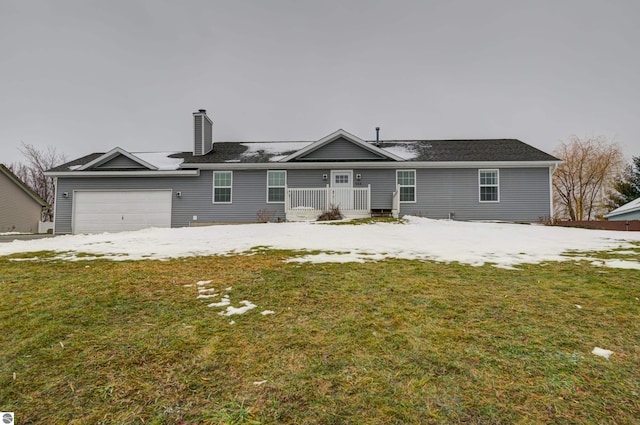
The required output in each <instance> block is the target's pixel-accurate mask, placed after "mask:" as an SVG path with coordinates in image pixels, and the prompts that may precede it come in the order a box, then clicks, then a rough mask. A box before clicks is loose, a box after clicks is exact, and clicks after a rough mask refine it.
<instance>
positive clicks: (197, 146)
mask: <svg viewBox="0 0 640 425" xmlns="http://www.w3.org/2000/svg"><path fill="white" fill-rule="evenodd" d="M203 121H204V117H202V116H201V115H196V116H194V117H193V154H194V155H202V154H203V153H204V152H202V125H203Z"/></svg>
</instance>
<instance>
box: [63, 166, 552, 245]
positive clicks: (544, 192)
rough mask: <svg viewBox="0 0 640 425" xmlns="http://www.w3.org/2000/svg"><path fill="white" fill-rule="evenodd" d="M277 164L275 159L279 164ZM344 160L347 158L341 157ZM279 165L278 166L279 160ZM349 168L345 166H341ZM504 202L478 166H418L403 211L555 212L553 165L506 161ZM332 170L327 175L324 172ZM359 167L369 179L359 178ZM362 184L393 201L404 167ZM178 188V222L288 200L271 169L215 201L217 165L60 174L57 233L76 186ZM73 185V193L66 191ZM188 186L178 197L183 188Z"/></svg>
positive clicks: (307, 180)
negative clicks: (481, 179)
mask: <svg viewBox="0 0 640 425" xmlns="http://www.w3.org/2000/svg"><path fill="white" fill-rule="evenodd" d="M274 165H275V164H274ZM337 165H339V164H337ZM273 169H274V170H277V169H278V168H277V167H276V166H274V168H273ZM333 169H334V170H341V169H344V168H341V167H339V166H336V167H334V168H333ZM499 170H500V171H499V174H500V202H496V203H481V202H479V186H478V184H479V183H478V169H477V168H468V169H463V168H460V169H417V170H416V191H417V193H416V202H415V203H402V204H401V206H400V215H409V214H413V215H420V216H423V217H429V218H436V219H438V218H448V217H449V213H450V212H455V218H456V219H458V220H505V221H537V220H538V219H540V218H542V217H547V216H548V215H549V206H550V199H549V195H550V194H549V169H548V168H546V167H540V168H501V169H499ZM324 174H326V175H327V177H328V178H327V180H324V179H323V175H324ZM356 174H360V175H361V180H359V181H358V180H356V179H355V177H356ZM330 176H331V169H304V170H299V169H295V170H287V185H288V187H291V188H305V187H309V188H317V187H326V185H327V184H330ZM353 176H354V187H366V186H367V185H371V207H372V208H373V209H391V208H392V194H393V192H394V191H395V190H396V169H395V168H391V169H365V168H363V169H353ZM153 189H171V190H173V196H172V204H173V206H172V213H171V226H172V227H183V226H189V225H190V223H191V222H193V221H194V220H193V216H197V220H195V221H196V222H199V223H210V222H223V223H229V222H257V221H258V212H259V211H260V210H266V211H269V212H271V213H272V214H273V220H284V218H285V216H284V203H267V170H236V171H233V180H232V202H231V203H230V204H214V203H213V171H212V170H207V171H202V172H201V174H200V176H198V177H137V178H127V177H120V178H118V177H99V178H96V177H94V178H62V177H60V178H58V189H57V199H56V217H55V221H56V227H55V231H56V233H71V231H72V229H71V225H72V213H73V211H72V209H73V197H74V195H73V191H74V190H153ZM64 192H68V193H69V194H70V196H69V197H68V198H65V197H63V196H62V194H63V193H64ZM176 192H181V194H182V196H181V197H180V198H178V197H177V196H176V195H175V193H176Z"/></svg>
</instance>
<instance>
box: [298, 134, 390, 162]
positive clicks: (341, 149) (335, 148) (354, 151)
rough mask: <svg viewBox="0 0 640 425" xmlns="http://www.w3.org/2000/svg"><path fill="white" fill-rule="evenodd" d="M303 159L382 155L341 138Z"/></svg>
mask: <svg viewBox="0 0 640 425" xmlns="http://www.w3.org/2000/svg"><path fill="white" fill-rule="evenodd" d="M300 159H301V160H318V161H327V160H329V161H330V160H338V161H343V160H356V161H357V160H372V159H373V160H375V159H381V157H380V156H379V155H377V154H375V153H373V152H371V151H368V150H366V149H363V148H361V147H360V146H357V145H355V144H353V143H352V142H350V141H348V140H346V139H344V138H340V139H336V140H334V141H333V142H331V143H328V144H326V145H324V146H322V147H321V148H319V149H317V150H315V151H313V152H310V153H309V154H308V155H304V156H303V157H301V158H300Z"/></svg>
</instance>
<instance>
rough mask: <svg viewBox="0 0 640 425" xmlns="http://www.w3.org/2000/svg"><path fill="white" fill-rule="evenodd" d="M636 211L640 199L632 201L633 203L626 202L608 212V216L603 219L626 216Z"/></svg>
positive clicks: (639, 209) (638, 208)
mask: <svg viewBox="0 0 640 425" xmlns="http://www.w3.org/2000/svg"><path fill="white" fill-rule="evenodd" d="M636 211H640V198H638V199H634V200H633V201H631V202H628V203H626V204H624V205H622V206H620V207H618V208H616V209H615V210H613V211H611V212H609V213H608V214H605V215H604V217H605V218H609V217H615V216H618V215H621V214H628V213H631V212H636Z"/></svg>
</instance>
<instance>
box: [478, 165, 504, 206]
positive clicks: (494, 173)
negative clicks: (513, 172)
mask: <svg viewBox="0 0 640 425" xmlns="http://www.w3.org/2000/svg"><path fill="white" fill-rule="evenodd" d="M478 180H479V186H480V202H500V175H499V173H498V170H478Z"/></svg>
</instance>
